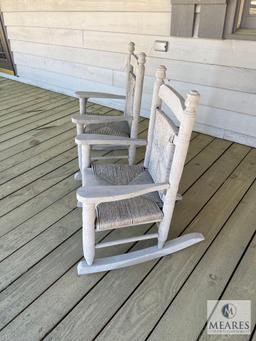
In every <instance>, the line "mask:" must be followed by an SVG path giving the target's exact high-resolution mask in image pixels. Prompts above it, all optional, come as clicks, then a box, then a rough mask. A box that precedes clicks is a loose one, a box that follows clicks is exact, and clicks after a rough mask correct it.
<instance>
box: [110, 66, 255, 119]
mask: <svg viewBox="0 0 256 341" xmlns="http://www.w3.org/2000/svg"><path fill="white" fill-rule="evenodd" d="M125 79H126V78H125V73H123V72H116V71H114V75H113V86H115V87H119V88H120V87H124V86H125ZM154 80H155V79H154V77H150V76H146V77H145V81H144V93H147V94H150V93H151V92H152V89H153V84H154ZM168 83H169V84H170V85H171V86H172V87H174V88H175V89H176V90H177V91H179V92H180V93H181V94H182V95H183V96H186V94H187V93H188V92H189V91H190V90H192V89H196V90H197V91H199V93H200V95H201V97H200V103H201V104H204V105H208V106H211V107H216V108H220V109H224V110H229V111H236V112H240V113H245V114H248V115H253V116H256V111H255V103H256V94H251V93H245V92H238V91H233V90H228V89H220V88H216V87H210V86H205V85H198V84H194V83H189V82H181V81H174V80H169V81H168Z"/></svg>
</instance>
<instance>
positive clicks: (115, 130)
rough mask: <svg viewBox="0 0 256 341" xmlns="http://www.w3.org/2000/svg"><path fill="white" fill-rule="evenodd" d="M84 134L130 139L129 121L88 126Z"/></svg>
mask: <svg viewBox="0 0 256 341" xmlns="http://www.w3.org/2000/svg"><path fill="white" fill-rule="evenodd" d="M84 132H85V133H86V134H100V135H113V136H124V137H130V127H129V123H128V122H127V121H119V122H111V123H94V124H88V125H87V126H86V128H85V131H84Z"/></svg>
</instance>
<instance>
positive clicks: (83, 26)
mask: <svg viewBox="0 0 256 341" xmlns="http://www.w3.org/2000/svg"><path fill="white" fill-rule="evenodd" d="M1 6H2V11H3V15H4V20H5V24H6V26H7V32H8V37H9V39H10V43H11V48H12V51H13V52H14V59H15V63H16V65H17V70H18V75H19V76H20V78H19V79H20V80H21V81H24V82H28V83H32V84H34V85H39V86H42V87H44V88H47V89H49V90H54V91H58V92H62V93H65V94H68V95H72V94H73V92H74V91H75V90H77V89H78V88H82V89H84V90H89V91H105V92H115V93H122V91H123V90H124V85H125V80H124V78H125V73H124V68H125V54H126V45H127V42H129V41H134V42H135V43H136V47H137V48H138V50H140V51H145V52H146V54H147V55H148V57H149V58H148V65H147V68H146V74H147V75H148V76H149V77H152V76H153V74H154V72H155V69H156V67H157V66H159V65H160V64H164V65H166V66H167V67H168V70H169V71H168V78H170V81H171V84H172V85H173V86H174V87H177V90H178V91H181V92H182V93H183V94H184V93H185V92H186V89H187V88H191V85H192V88H197V87H198V86H199V87H200V88H201V89H199V91H200V93H201V94H202V102H201V104H202V105H203V107H202V106H201V107H200V109H199V116H198V122H197V124H196V126H195V127H196V129H197V131H199V132H204V133H208V134H212V135H214V136H217V137H222V138H226V139H230V140H232V141H237V142H241V143H246V144H248V145H251V146H256V136H255V129H252V128H251V129H250V127H252V121H251V119H250V117H248V115H253V116H255V110H254V107H255V103H256V98H255V96H256V93H255V79H256V73H255V72H256V71H255V70H256V62H255V58H254V56H255V44H253V43H252V42H250V41H239V40H229V39H225V40H214V39H208V40H207V39H195V38H182V39H181V38H176V37H173V36H172V37H170V30H171V11H172V9H171V4H170V2H168V1H166V0H161V1H157V2H154V1H150V0H148V1H142V0H139V1H138V2H136V1H134V0H129V1H112V0H109V1H101V0H98V1H86V2H84V1H81V0H79V1H75V3H74V2H72V1H71V0H65V1H60V0H59V1H57V2H54V3H52V2H51V1H49V0H47V1H45V2H42V3H40V2H39V1H31V0H29V1H25V0H17V1H11V2H9V1H7V0H3V1H2V4H1ZM204 6H206V7H207V5H204ZM208 6H212V5H208ZM205 24H206V26H207V21H206V23H205ZM213 24H214V23H213ZM214 25H215V24H214ZM217 26H218V27H217ZM217 26H216V25H215V26H214V27H215V28H216V30H218V29H219V26H220V25H217ZM183 27H184V25H183ZM202 34H203V32H202ZM156 40H164V41H167V42H168V51H167V52H159V51H155V50H154V43H155V41H156ZM146 83H147V84H148V87H145V89H144V93H145V94H144V99H143V103H142V114H143V115H144V116H147V115H148V112H149V108H150V104H149V102H150V100H149V99H150V96H151V93H152V86H151V84H152V79H151V80H150V78H149V81H148V82H146ZM96 101H97V103H99V104H106V105H109V106H112V107H113V108H116V109H121V110H122V109H123V108H124V107H123V103H121V102H115V101H112V100H100V99H98V100H97V99H96ZM240 122H242V126H241V125H240ZM247 128H248V130H247Z"/></svg>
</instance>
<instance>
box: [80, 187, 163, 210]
mask: <svg viewBox="0 0 256 341" xmlns="http://www.w3.org/2000/svg"><path fill="white" fill-rule="evenodd" d="M169 186H170V185H169V184H168V183H159V184H146V185H123V186H92V187H90V186H86V187H81V188H79V189H78V190H77V192H76V195H77V200H78V201H80V202H82V203H84V204H95V205H98V204H100V203H103V202H111V201H119V200H124V199H130V198H135V197H138V196H141V195H144V194H147V193H152V192H156V191H162V190H165V189H167V188H169Z"/></svg>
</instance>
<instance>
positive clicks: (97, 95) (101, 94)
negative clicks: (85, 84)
mask: <svg viewBox="0 0 256 341" xmlns="http://www.w3.org/2000/svg"><path fill="white" fill-rule="evenodd" d="M75 96H76V97H77V98H85V99H88V98H113V99H126V96H123V95H117V94H109V93H106V92H92V91H76V92H75Z"/></svg>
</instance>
